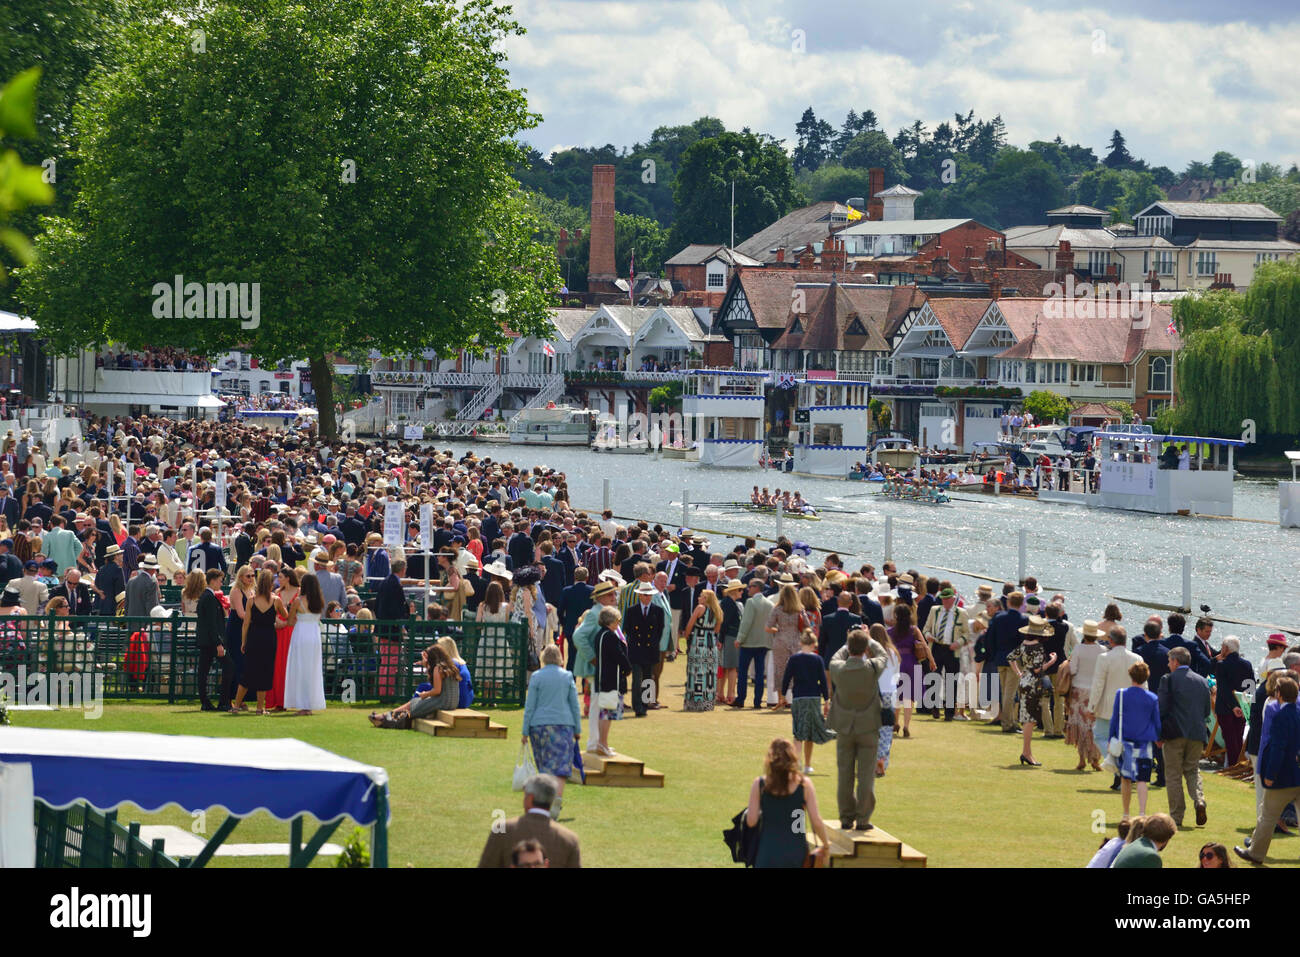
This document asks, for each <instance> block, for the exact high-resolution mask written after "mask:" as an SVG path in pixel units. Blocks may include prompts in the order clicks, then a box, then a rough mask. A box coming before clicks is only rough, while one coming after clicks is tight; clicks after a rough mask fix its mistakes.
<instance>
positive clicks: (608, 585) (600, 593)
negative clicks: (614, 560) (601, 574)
mask: <svg viewBox="0 0 1300 957" xmlns="http://www.w3.org/2000/svg"><path fill="white" fill-rule="evenodd" d="M617 591H618V586H617V585H615V584H614V583H613V582H611V581H603V582H601V583H600V584H599V585H597V586H596V587H595V588H594V589H592V592H591V597H592V598H604V597H605V596H606V595H608V594H610V593H612V592H617Z"/></svg>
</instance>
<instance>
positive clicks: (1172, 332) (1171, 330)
mask: <svg viewBox="0 0 1300 957" xmlns="http://www.w3.org/2000/svg"><path fill="white" fill-rule="evenodd" d="M1165 332H1167V333H1169V334H1170V335H1171V336H1176V335H1178V327H1177V326H1176V325H1174V320H1172V319H1170V320H1169V325H1167V326H1165Z"/></svg>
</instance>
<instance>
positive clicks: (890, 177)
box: [840, 130, 907, 199]
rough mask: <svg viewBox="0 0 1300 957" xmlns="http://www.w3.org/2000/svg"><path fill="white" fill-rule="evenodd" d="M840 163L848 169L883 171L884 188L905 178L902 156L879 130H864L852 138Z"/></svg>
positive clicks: (905, 172) (905, 171) (905, 170)
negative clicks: (877, 169)
mask: <svg viewBox="0 0 1300 957" xmlns="http://www.w3.org/2000/svg"><path fill="white" fill-rule="evenodd" d="M840 163H841V164H843V165H844V166H845V167H847V168H848V169H875V168H877V167H878V168H880V169H883V170H884V171H885V185H886V186H893V185H895V184H896V183H901V182H903V180H904V179H906V178H907V169H906V168H905V167H904V165H903V156H902V154H901V153H899V151H898V148H897V147H896V146H894V144H893V143H891V142H889V137H888V136H886V135H885V134H884V133H882V132H881V131H880V130H866V131H865V132H862V133H859V134H858V135H857V136H855V137H853V141H852V142H851V143H849V145H848V146H847V147H845V149H844V152H843V153H842V154H841V155H840ZM870 198H871V197H869V196H868V197H867V199H870Z"/></svg>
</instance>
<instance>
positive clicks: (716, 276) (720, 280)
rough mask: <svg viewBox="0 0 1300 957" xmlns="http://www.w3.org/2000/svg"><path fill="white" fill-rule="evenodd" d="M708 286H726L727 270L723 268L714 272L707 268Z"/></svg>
mask: <svg viewBox="0 0 1300 957" xmlns="http://www.w3.org/2000/svg"><path fill="white" fill-rule="evenodd" d="M708 287H709V288H710V289H725V288H727V272H726V270H725V269H723V270H718V271H717V272H715V271H713V270H712V269H710V270H709V281H708Z"/></svg>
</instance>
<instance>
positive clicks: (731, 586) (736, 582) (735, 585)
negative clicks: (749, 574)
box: [722, 578, 745, 592]
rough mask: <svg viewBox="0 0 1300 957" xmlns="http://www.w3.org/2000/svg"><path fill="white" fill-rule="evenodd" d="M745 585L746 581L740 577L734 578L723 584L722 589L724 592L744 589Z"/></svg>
mask: <svg viewBox="0 0 1300 957" xmlns="http://www.w3.org/2000/svg"><path fill="white" fill-rule="evenodd" d="M744 587H745V583H744V582H742V581H741V580H740V579H739V578H733V579H732V580H731V581H729V582H727V583H726V584H725V585H723V586H722V590H723V591H724V592H733V591H742V590H743V589H744Z"/></svg>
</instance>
